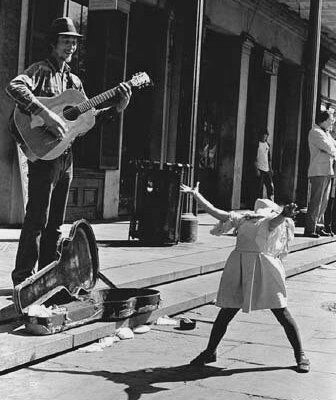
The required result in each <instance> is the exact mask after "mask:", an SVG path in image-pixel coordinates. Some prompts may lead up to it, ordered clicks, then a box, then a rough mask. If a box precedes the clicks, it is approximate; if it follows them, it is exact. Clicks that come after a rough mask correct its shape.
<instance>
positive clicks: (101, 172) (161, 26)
mask: <svg viewBox="0 0 336 400" xmlns="http://www.w3.org/2000/svg"><path fill="white" fill-rule="evenodd" d="M60 16H69V17H71V18H72V19H73V20H74V21H75V24H76V26H77V28H78V30H79V31H80V32H81V33H82V34H83V35H84V39H83V40H82V42H81V43H80V46H79V49H78V52H77V53H78V54H77V56H76V57H75V59H74V60H73V62H72V64H71V67H72V70H73V71H74V72H75V73H76V74H77V75H79V76H80V78H81V79H82V80H83V83H84V87H85V90H86V93H87V95H88V97H91V96H94V95H96V94H98V93H101V92H103V91H105V90H107V89H109V88H111V87H114V86H116V85H117V84H118V83H119V82H121V81H123V80H127V79H130V78H131V77H132V75H133V74H135V73H136V72H138V71H146V72H147V73H148V74H149V75H150V77H151V78H152V80H153V81H154V86H153V87H151V88H144V89H142V90H141V91H136V90H134V95H133V97H132V100H131V103H130V105H129V107H128V108H127V109H126V111H125V112H124V113H123V114H122V115H120V116H119V118H118V119H117V120H115V121H111V122H106V123H104V124H102V125H100V126H96V127H95V128H94V129H92V131H90V132H88V133H87V134H86V135H85V136H84V137H82V138H80V139H77V141H76V143H75V144H74V157H75V158H74V160H75V172H74V180H73V184H72V187H71V193H70V198H69V204H68V209H67V221H69V222H70V221H73V220H75V219H78V218H87V219H88V220H102V219H110V218H116V217H118V216H122V215H127V214H129V213H130V212H131V208H132V193H133V188H134V171H133V170H132V167H131V164H130V161H132V160H134V159H137V160H141V159H143V160H145V159H146V160H153V161H160V162H161V163H165V162H172V163H175V162H189V163H191V164H192V166H193V168H192V171H193V172H192V180H199V181H200V187H201V191H202V192H203V193H204V195H205V196H206V197H207V198H209V199H210V200H211V201H212V202H214V203H215V204H216V205H217V206H219V207H223V208H226V209H241V208H250V207H251V206H252V204H253V202H254V199H255V196H256V190H255V188H256V185H255V175H254V158H255V148H256V143H257V138H258V135H259V133H260V131H261V130H263V129H268V131H269V134H270V136H269V139H270V140H269V141H270V144H271V148H272V154H273V157H272V158H273V169H274V183H275V200H276V201H279V202H280V201H281V202H282V201H289V200H291V201H295V200H297V198H298V197H300V196H301V197H302V193H299V192H300V191H301V192H304V191H305V190H306V187H303V185H301V184H300V182H302V181H304V180H305V179H306V178H305V177H306V171H305V168H306V165H307V162H308V161H307V160H308V153H307V146H306V144H305V143H304V142H303V141H302V138H303V137H306V136H307V132H306V131H305V130H304V129H303V127H302V119H303V113H304V110H303V104H304V102H303V96H304V90H303V87H304V79H305V68H306V65H305V63H306V59H305V54H306V47H307V35H308V24H307V21H306V20H303V19H301V18H300V17H299V15H298V14H296V13H294V12H292V11H291V10H289V9H288V8H286V7H284V5H283V4H281V3H280V2H278V1H276V0H258V1H256V0H246V1H244V2H241V1H239V0H2V2H1V6H0V19H1V24H0V34H1V37H2V38H5V40H2V41H1V44H0V70H1V72H2V73H1V74H0V88H1V91H2V93H3V95H2V96H1V97H0V141H1V146H0V152H1V155H0V169H1V172H2V173H1V178H0V179H1V187H2V188H3V190H2V191H1V194H0V204H1V207H0V223H1V224H19V223H21V222H22V218H23V210H24V198H25V196H24V193H25V168H24V165H25V163H24V159H23V158H22V155H21V154H20V152H18V149H17V147H16V145H15V143H14V141H13V139H12V138H11V137H10V135H9V133H8V129H7V121H8V118H9V115H10V113H11V111H12V109H13V103H12V102H11V101H10V99H9V98H8V97H6V95H5V94H4V88H5V87H6V85H7V84H8V82H9V80H10V79H11V78H13V77H14V76H15V75H17V73H18V72H21V71H22V70H23V69H24V68H25V67H26V66H28V65H29V64H31V63H32V62H34V61H37V60H39V59H41V58H43V57H45V56H46V49H47V47H46V42H45V35H46V32H47V31H48V27H49V26H50V23H51V21H52V20H53V19H54V18H56V17H60ZM320 106H323V107H335V106H336V46H335V41H334V40H332V39H330V37H329V36H327V35H324V34H322V37H321V52H320V67H319V80H318V107H320ZM303 135H304V136H303ZM303 143H304V145H303ZM305 153H306V154H305ZM302 158H303V160H304V161H305V162H302ZM300 160H301V161H300ZM299 194H300V196H299ZM303 197H304V195H303Z"/></svg>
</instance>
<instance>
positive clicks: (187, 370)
mask: <svg viewBox="0 0 336 400" xmlns="http://www.w3.org/2000/svg"><path fill="white" fill-rule="evenodd" d="M28 368H29V370H30V371H34V372H43V373H46V372H47V373H48V372H50V373H57V374H60V373H64V374H71V375H92V376H97V377H101V378H104V379H106V380H108V381H111V382H114V383H119V384H122V385H127V386H128V387H127V388H126V389H125V393H126V394H127V395H128V400H138V399H141V396H142V395H144V394H152V393H157V392H161V391H164V390H166V391H167V390H170V389H167V388H166V387H158V386H153V385H156V384H160V383H174V382H192V381H197V380H200V379H206V378H210V377H216V376H218V377H225V376H231V375H235V374H244V373H249V372H252V373H254V372H268V371H276V370H284V369H287V370H295V367H294V366H288V367H256V368H233V369H225V368H219V367H211V366H204V367H191V366H190V365H189V364H187V365H179V366H176V367H167V368H164V367H155V368H150V367H148V368H145V369H139V370H135V371H129V372H110V371H91V372H85V371H69V370H60V369H56V370H50V369H44V368H35V367H28ZM46 379H47V378H46Z"/></svg>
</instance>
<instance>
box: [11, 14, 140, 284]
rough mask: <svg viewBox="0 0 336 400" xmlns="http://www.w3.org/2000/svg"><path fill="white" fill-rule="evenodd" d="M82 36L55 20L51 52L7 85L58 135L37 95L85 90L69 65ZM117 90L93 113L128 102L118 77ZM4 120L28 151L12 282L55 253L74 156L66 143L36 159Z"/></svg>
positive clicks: (59, 124) (55, 119)
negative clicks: (22, 215) (49, 156)
mask: <svg viewBox="0 0 336 400" xmlns="http://www.w3.org/2000/svg"><path fill="white" fill-rule="evenodd" d="M81 36H82V35H80V34H79V33H77V31H76V28H75V26H74V24H73V21H72V20H71V19H70V18H57V19H56V20H54V21H53V23H52V24H51V27H50V34H49V38H48V39H49V44H50V48H51V53H50V56H49V57H48V58H46V59H45V60H43V61H40V62H36V63H34V64H32V65H31V66H29V67H28V68H27V69H26V70H25V71H24V72H23V73H22V74H20V75H18V76H17V77H16V78H14V79H13V80H12V81H11V82H10V83H9V85H8V86H7V88H6V91H7V94H8V95H9V96H10V97H11V98H12V99H13V100H14V101H15V102H16V104H17V105H18V107H19V108H20V109H21V110H22V111H23V112H25V113H28V114H35V115H38V116H39V117H41V118H42V119H43V121H44V124H45V126H46V127H47V129H48V131H49V132H51V133H52V134H53V135H54V136H55V137H56V138H57V139H59V140H62V138H63V137H64V136H65V134H66V132H67V127H66V124H65V122H64V121H63V119H62V118H61V117H60V116H58V115H57V114H56V113H55V112H53V111H52V110H51V109H49V108H47V107H46V106H45V105H43V104H42V103H41V102H40V101H39V100H38V98H37V97H36V96H41V97H53V96H57V95H59V94H61V93H62V92H64V91H65V90H67V89H76V90H78V91H81V92H82V93H83V94H85V93H84V89H83V85H82V82H81V80H80V79H79V78H78V77H77V76H76V75H74V74H73V73H71V72H70V67H69V65H68V63H69V62H70V61H71V59H72V56H73V54H74V52H75V51H76V49H77V41H78V38H80V37H81ZM118 91H119V93H118V96H117V98H116V100H115V102H114V104H112V105H111V107H107V108H105V109H103V110H96V116H97V115H102V114H105V115H113V113H117V112H121V111H122V110H124V109H125V108H126V107H127V105H128V103H129V101H130V97H131V94H132V93H131V88H130V86H129V85H128V84H126V83H124V82H122V83H121V84H120V85H119V88H118ZM9 124H10V125H9V128H10V131H11V132H12V134H13V135H14V136H15V138H16V139H17V141H18V142H19V144H20V146H21V147H22V149H23V151H24V152H25V153H26V155H27V157H28V202H27V206H26V214H25V218H24V222H23V226H22V230H21V235H20V241H19V247H18V251H17V255H16V261H15V268H14V270H13V272H12V280H13V284H14V285H18V284H19V283H21V282H22V281H24V280H25V279H26V278H28V277H29V276H31V275H32V273H33V271H34V268H35V265H36V263H38V269H42V268H43V267H45V266H46V265H48V264H50V263H51V262H52V261H54V260H56V259H57V242H58V239H59V237H60V235H61V231H60V227H61V225H62V224H63V222H64V217H65V210H66V205H67V201H68V195H69V189H70V184H71V180H72V173H73V160H72V150H71V145H70V146H69V147H68V148H67V149H66V150H65V151H64V153H63V154H61V155H60V156H59V157H57V158H55V159H53V160H41V159H37V157H36V156H34V155H33V154H30V153H32V152H29V149H27V146H25V143H23V141H22V139H20V135H19V133H18V131H17V130H16V127H15V124H14V121H13V115H12V117H11V120H10V122H9Z"/></svg>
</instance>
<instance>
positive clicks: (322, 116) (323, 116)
mask: <svg viewBox="0 0 336 400" xmlns="http://www.w3.org/2000/svg"><path fill="white" fill-rule="evenodd" d="M329 118H330V114H329V112H328V111H318V112H317V113H316V118H315V120H316V123H317V124H321V123H322V122H324V121H326V120H327V119H329Z"/></svg>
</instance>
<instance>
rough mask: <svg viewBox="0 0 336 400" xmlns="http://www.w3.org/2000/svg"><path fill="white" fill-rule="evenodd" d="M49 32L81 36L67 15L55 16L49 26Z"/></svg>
mask: <svg viewBox="0 0 336 400" xmlns="http://www.w3.org/2000/svg"><path fill="white" fill-rule="evenodd" d="M50 34H51V35H67V36H76V37H82V36H83V35H80V34H79V33H78V32H77V30H76V28H75V25H74V23H73V21H72V19H71V18H68V17H63V18H56V19H55V20H54V21H53V22H52V24H51V26H50Z"/></svg>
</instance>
